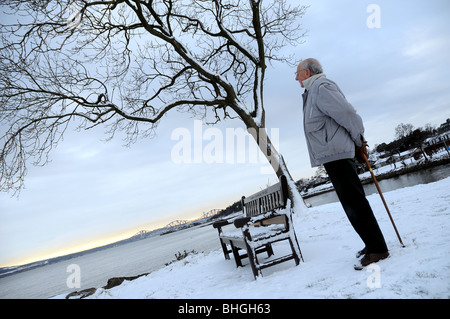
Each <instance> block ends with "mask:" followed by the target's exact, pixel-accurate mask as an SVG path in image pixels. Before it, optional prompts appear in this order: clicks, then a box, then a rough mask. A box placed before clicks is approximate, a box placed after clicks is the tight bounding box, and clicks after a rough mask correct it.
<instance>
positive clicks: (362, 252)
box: [356, 247, 367, 258]
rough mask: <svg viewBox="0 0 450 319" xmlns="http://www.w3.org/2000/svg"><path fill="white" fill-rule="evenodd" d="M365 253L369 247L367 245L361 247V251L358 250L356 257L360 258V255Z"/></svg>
mask: <svg viewBox="0 0 450 319" xmlns="http://www.w3.org/2000/svg"><path fill="white" fill-rule="evenodd" d="M365 254H367V248H366V247H364V248H363V249H361V250H360V251H358V252H357V253H356V258H359V257H361V256H364V255H365Z"/></svg>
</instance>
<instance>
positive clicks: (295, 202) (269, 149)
mask: <svg viewBox="0 0 450 319" xmlns="http://www.w3.org/2000/svg"><path fill="white" fill-rule="evenodd" d="M247 130H248V132H249V133H250V135H252V136H253V138H254V139H255V141H256V143H257V144H258V147H259V148H260V150H261V152H262V153H263V154H264V156H265V157H266V159H267V160H268V162H269V163H270V165H271V166H272V168H273V170H274V172H275V174H276V175H277V177H278V178H279V177H280V176H281V175H285V176H286V179H287V182H288V190H289V199H290V200H291V203H292V204H291V205H292V208H293V209H294V212H297V213H302V212H303V210H304V209H306V208H307V206H306V203H305V201H304V200H303V198H302V197H301V195H300V192H299V190H298V188H297V186H296V185H295V181H294V179H293V178H292V176H291V173H290V172H289V170H288V168H287V166H286V163H285V161H284V158H283V156H282V155H281V154H279V153H278V151H277V150H276V149H275V146H274V145H273V144H272V142H271V140H270V138H269V137H268V136H267V130H266V128H265V127H257V126H256V125H255V126H251V127H248V128H247Z"/></svg>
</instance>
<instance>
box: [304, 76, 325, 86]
mask: <svg viewBox="0 0 450 319" xmlns="http://www.w3.org/2000/svg"><path fill="white" fill-rule="evenodd" d="M322 77H326V75H325V74H324V73H319V74H315V75H313V76H311V77H309V78H307V79H306V80H304V81H303V86H304V88H305V90H309V88H310V87H311V85H312V84H313V83H314V81H315V80H317V79H320V78H322Z"/></svg>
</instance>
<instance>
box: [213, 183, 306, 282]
mask: <svg viewBox="0 0 450 319" xmlns="http://www.w3.org/2000/svg"><path fill="white" fill-rule="evenodd" d="M287 202H288V187H287V180H286V176H284V175H283V176H281V177H280V179H279V182H278V183H277V184H275V185H273V186H270V187H268V188H266V189H265V190H262V191H260V192H258V193H256V194H253V195H252V196H250V197H247V198H246V197H244V196H243V197H242V210H243V214H244V216H245V217H240V218H236V219H234V220H220V221H217V222H215V223H213V227H214V228H216V229H217V231H218V232H219V239H220V244H221V246H222V250H223V254H224V256H225V259H230V253H232V254H233V257H234V260H235V262H236V267H242V266H243V264H242V260H243V259H244V258H248V260H249V264H250V265H251V268H252V271H253V275H254V277H255V279H256V278H257V277H258V276H259V275H262V269H264V268H267V267H271V266H273V265H276V264H279V263H282V262H285V261H288V260H292V259H294V260H295V264H296V265H298V264H299V263H300V258H301V259H302V260H303V257H302V255H301V251H300V247H299V245H298V241H297V236H296V234H295V230H294V227H293V224H292V210H291V209H290V208H286V204H287ZM230 224H234V226H235V227H233V231H231V232H224V231H223V229H222V228H223V227H224V226H227V225H230ZM230 227H232V226H230ZM280 241H288V242H289V244H290V251H291V252H290V253H289V254H287V255H285V256H281V257H278V258H269V257H272V255H274V252H273V248H272V244H273V243H276V242H280ZM264 252H266V253H267V259H266V260H265V261H264V262H262V261H261V260H260V258H258V254H261V253H264Z"/></svg>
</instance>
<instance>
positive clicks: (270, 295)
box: [59, 177, 450, 299]
mask: <svg viewBox="0 0 450 319" xmlns="http://www.w3.org/2000/svg"><path fill="white" fill-rule="evenodd" d="M384 197H385V199H386V201H387V204H388V205H389V208H390V211H391V214H392V216H393V218H394V220H395V223H396V225H397V228H398V230H399V233H400V235H401V237H402V240H403V243H404V244H405V247H404V248H403V247H401V245H400V243H399V240H398V238H397V236H396V234H395V231H394V229H393V227H392V224H391V223H390V220H389V217H388V215H387V213H386V211H385V209H384V206H383V204H382V202H381V200H380V197H379V196H378V195H377V194H374V195H370V196H368V199H369V201H370V203H371V205H372V207H373V209H374V211H375V215H376V216H377V219H378V221H379V223H380V226H381V228H382V230H383V232H384V235H385V237H386V241H387V243H388V246H389V250H390V257H389V258H387V259H385V260H383V261H380V262H378V263H376V264H374V265H372V266H368V267H367V269H364V270H361V271H356V270H354V269H353V265H354V264H355V263H356V261H357V259H356V257H355V253H356V251H358V250H359V249H361V248H362V245H363V244H362V242H361V241H360V239H359V238H358V237H357V235H356V233H355V232H354V230H353V229H352V227H351V226H350V224H349V222H348V221H347V219H346V217H345V214H344V212H343V210H342V208H341V206H340V204H339V203H333V204H327V205H322V206H318V207H312V208H308V209H306V210H305V213H303V214H301V215H299V214H296V215H295V216H294V224H295V229H296V232H297V236H298V238H299V243H300V247H301V249H302V253H303V257H304V259H305V260H304V262H301V263H300V265H298V266H295V263H294V262H293V261H289V262H286V263H284V264H281V265H278V266H275V267H271V268H269V269H266V270H263V275H264V276H263V277H261V278H258V279H257V280H254V279H253V275H252V272H251V269H250V267H249V266H246V267H240V268H236V267H235V264H234V261H233V260H225V259H224V257H223V254H222V252H221V250H220V249H219V247H218V249H217V250H216V251H213V252H210V253H207V254H204V253H198V254H190V255H189V256H188V257H187V258H185V259H183V260H181V261H177V262H174V263H172V264H170V265H169V266H166V267H164V268H162V269H160V270H157V271H154V272H152V273H151V274H149V275H146V276H142V277H140V278H138V279H135V280H133V281H125V282H123V283H122V284H121V285H120V286H117V287H114V288H111V289H102V288H99V289H97V291H96V292H95V293H94V294H93V295H91V296H90V297H88V298H99V299H107V298H167V299H191V298H198V299H206V298H207V299H215V298H220V299H260V298H261V299H275V298H277V299H278V298H280V299H281V298H289V299H299V298H405V299H406V298H422V299H423V298H426V299H428V298H439V299H448V298H449V297H450V269H449V268H450V232H449V229H450V177H447V178H445V179H442V180H440V181H438V182H435V183H430V184H426V185H417V186H414V187H408V188H403V189H399V190H395V191H391V192H386V193H384ZM285 245H287V244H279V247H275V254H277V249H278V252H281V251H282V250H284V249H286V248H287V247H286V246H285ZM59 298H64V296H59Z"/></svg>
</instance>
